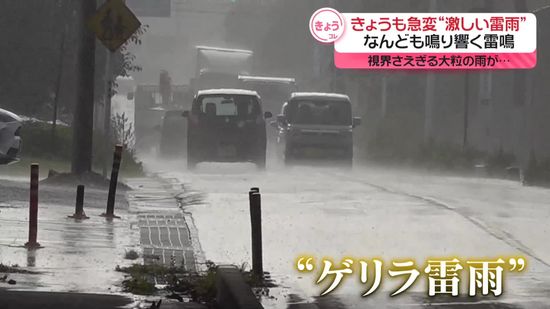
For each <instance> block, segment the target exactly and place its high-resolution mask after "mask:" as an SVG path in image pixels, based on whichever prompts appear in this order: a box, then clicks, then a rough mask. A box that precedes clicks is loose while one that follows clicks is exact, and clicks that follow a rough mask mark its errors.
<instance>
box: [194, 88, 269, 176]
mask: <svg viewBox="0 0 550 309" xmlns="http://www.w3.org/2000/svg"><path fill="white" fill-rule="evenodd" d="M183 116H184V117H186V118H187V120H188V121H187V123H188V127H187V166H188V168H190V169H193V168H194V167H195V166H196V165H197V164H198V163H199V162H253V163H255V164H256V165H257V166H258V167H260V168H265V161H266V129H265V119H267V118H271V117H272V114H271V113H270V112H265V113H263V112H262V104H261V99H260V96H259V95H258V93H257V92H256V91H250V90H242V89H210V90H201V91H199V92H198V93H197V94H196V96H195V98H194V99H193V105H192V107H191V111H185V112H184V113H183Z"/></svg>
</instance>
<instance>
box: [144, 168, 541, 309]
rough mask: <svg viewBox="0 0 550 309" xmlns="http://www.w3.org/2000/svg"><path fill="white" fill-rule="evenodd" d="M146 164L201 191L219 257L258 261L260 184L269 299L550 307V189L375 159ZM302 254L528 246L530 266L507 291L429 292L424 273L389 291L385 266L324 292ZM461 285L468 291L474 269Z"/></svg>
mask: <svg viewBox="0 0 550 309" xmlns="http://www.w3.org/2000/svg"><path fill="white" fill-rule="evenodd" d="M147 167H148V169H149V170H150V171H153V172H155V173H157V175H159V176H160V177H163V178H165V179H169V180H170V181H179V182H180V183H182V184H184V186H185V189H186V193H185V194H186V195H187V196H188V197H189V199H190V200H193V201H194V202H193V203H192V205H189V206H188V207H185V210H186V211H187V212H189V213H190V214H191V215H192V217H193V221H194V223H195V225H196V228H197V230H198V237H199V240H200V244H201V247H202V250H203V252H204V255H205V258H206V259H208V260H212V261H214V262H216V263H219V264H226V263H232V264H237V265H241V264H243V263H250V260H251V253H250V217H249V212H248V200H247V192H248V190H249V188H250V187H256V186H257V187H260V189H261V192H262V216H263V237H264V238H263V240H264V269H265V270H266V271H269V272H270V273H271V276H272V277H273V278H274V279H275V281H276V282H277V283H279V287H278V288H275V289H272V290H271V295H270V296H269V297H264V299H263V304H264V306H265V307H266V308H335V309H336V308H409V307H413V308H417V307H435V308H548V307H550V306H547V305H546V303H547V302H548V299H549V297H548V295H549V294H548V289H547V287H548V286H550V285H549V284H550V276H549V274H550V266H549V263H550V247H547V245H546V239H547V238H548V236H549V231H548V229H547V222H548V221H549V219H550V205H549V204H547V201H548V200H550V190H547V189H541V188H528V187H522V186H521V185H519V184H518V183H516V182H512V181H504V180H496V179H482V178H469V177H455V176H452V175H429V174H425V173H422V172H418V171H404V170H397V169H385V168H380V167H376V166H369V167H356V168H354V170H353V171H346V170H341V169H335V168H327V167H321V166H296V167H293V168H290V169H286V168H284V167H282V166H280V165H276V164H271V166H268V170H267V171H266V172H258V171H257V170H256V169H255V168H254V167H253V166H251V165H248V164H217V163H206V164H202V165H200V166H199V168H198V169H197V170H196V171H194V172H188V171H186V169H185V164H184V163H183V162H179V161H178V162H171V163H168V164H167V163H166V162H164V163H162V164H159V163H158V162H157V163H155V162H152V161H147ZM194 196H200V197H201V199H200V201H197V199H195V198H194ZM302 254H307V255H310V256H313V257H315V258H316V259H320V258H322V257H330V258H333V259H334V260H335V261H339V260H340V259H342V258H343V257H348V256H351V257H356V258H359V257H379V258H381V259H382V260H383V261H385V262H386V263H388V264H389V262H390V261H392V260H394V259H414V260H416V261H417V262H418V264H419V265H423V262H425V261H426V259H427V258H429V257H459V258H460V259H467V258H489V257H491V258H492V257H509V256H523V257H525V258H526V259H527V261H528V269H527V271H525V272H523V273H519V274H517V273H509V274H506V277H505V291H504V293H503V296H501V297H499V298H482V299H472V298H469V297H465V298H443V299H440V298H438V299H433V298H429V297H427V291H426V282H425V280H424V279H423V277H422V276H421V278H420V279H419V281H418V282H417V283H416V284H415V285H414V286H413V287H412V288H411V289H410V290H409V291H407V292H406V293H404V295H403V296H399V297H395V298H390V297H389V296H388V295H389V294H390V293H391V292H392V291H394V290H395V289H396V288H397V287H399V286H400V283H401V282H400V280H395V279H393V280H392V279H391V278H389V277H388V276H387V275H386V276H385V277H384V278H383V280H384V281H383V284H382V286H381V287H380V288H379V289H378V290H377V292H376V293H375V294H374V295H371V296H369V297H367V298H363V297H361V294H362V293H363V292H364V291H365V287H364V286H362V285H361V284H359V283H358V282H357V281H356V279H355V280H354V279H350V280H348V281H345V282H344V283H343V284H342V285H341V287H340V288H339V289H338V290H337V291H336V292H335V293H333V294H331V295H330V297H322V298H319V297H318V296H319V294H320V293H321V292H322V290H321V287H320V286H317V285H316V284H315V283H314V282H315V280H316V279H317V278H318V276H319V274H320V273H315V272H312V273H305V274H304V273H298V272H297V271H296V267H295V260H296V258H297V257H298V256H299V255H302ZM419 268H420V267H419ZM317 271H320V270H319V269H317ZM354 281H355V282H354ZM461 291H462V292H463V293H464V292H465V291H467V277H466V276H465V278H463V282H462V286H461Z"/></svg>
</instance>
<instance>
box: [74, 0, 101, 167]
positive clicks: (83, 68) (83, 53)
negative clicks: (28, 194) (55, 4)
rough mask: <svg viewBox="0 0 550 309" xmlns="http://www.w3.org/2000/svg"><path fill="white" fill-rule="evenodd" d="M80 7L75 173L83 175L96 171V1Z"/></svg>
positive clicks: (81, 0)
mask: <svg viewBox="0 0 550 309" xmlns="http://www.w3.org/2000/svg"><path fill="white" fill-rule="evenodd" d="M74 2H75V3H76V4H77V7H78V19H77V20H78V27H79V28H78V31H79V35H78V39H79V43H78V52H77V61H78V64H77V85H76V97H77V102H76V104H75V110H74V116H73V124H72V126H73V154H72V164H71V172H72V173H73V174H76V175H82V174H84V173H86V172H90V171H91V170H92V141H93V126H94V71H95V70H94V69H95V35H94V33H93V32H92V31H91V30H90V29H88V25H87V23H88V20H90V18H91V17H92V16H93V15H94V14H95V11H96V0H74Z"/></svg>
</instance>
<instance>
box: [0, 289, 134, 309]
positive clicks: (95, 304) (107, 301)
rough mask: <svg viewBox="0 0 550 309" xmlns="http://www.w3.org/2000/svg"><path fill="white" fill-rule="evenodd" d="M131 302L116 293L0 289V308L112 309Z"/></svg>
mask: <svg viewBox="0 0 550 309" xmlns="http://www.w3.org/2000/svg"><path fill="white" fill-rule="evenodd" d="M131 303H132V300H131V299H128V298H125V297H122V296H116V295H97V294H81V293H53V292H22V291H7V290H2V289H0V308H1V309H37V308H40V309H61V308H63V309H114V308H120V307H123V306H127V305H129V304H131Z"/></svg>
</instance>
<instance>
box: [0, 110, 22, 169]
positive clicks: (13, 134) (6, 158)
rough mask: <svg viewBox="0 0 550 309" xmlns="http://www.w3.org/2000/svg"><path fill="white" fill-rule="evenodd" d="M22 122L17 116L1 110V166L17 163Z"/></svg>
mask: <svg viewBox="0 0 550 309" xmlns="http://www.w3.org/2000/svg"><path fill="white" fill-rule="evenodd" d="M21 123H22V120H21V118H20V117H19V116H17V115H16V114H14V113H12V112H9V111H7V110H4V109H1V108H0V164H8V163H11V162H14V161H17V160H18V159H17V154H18V153H19V149H20V148H21V137H20V135H19V132H20V131H21Z"/></svg>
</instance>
